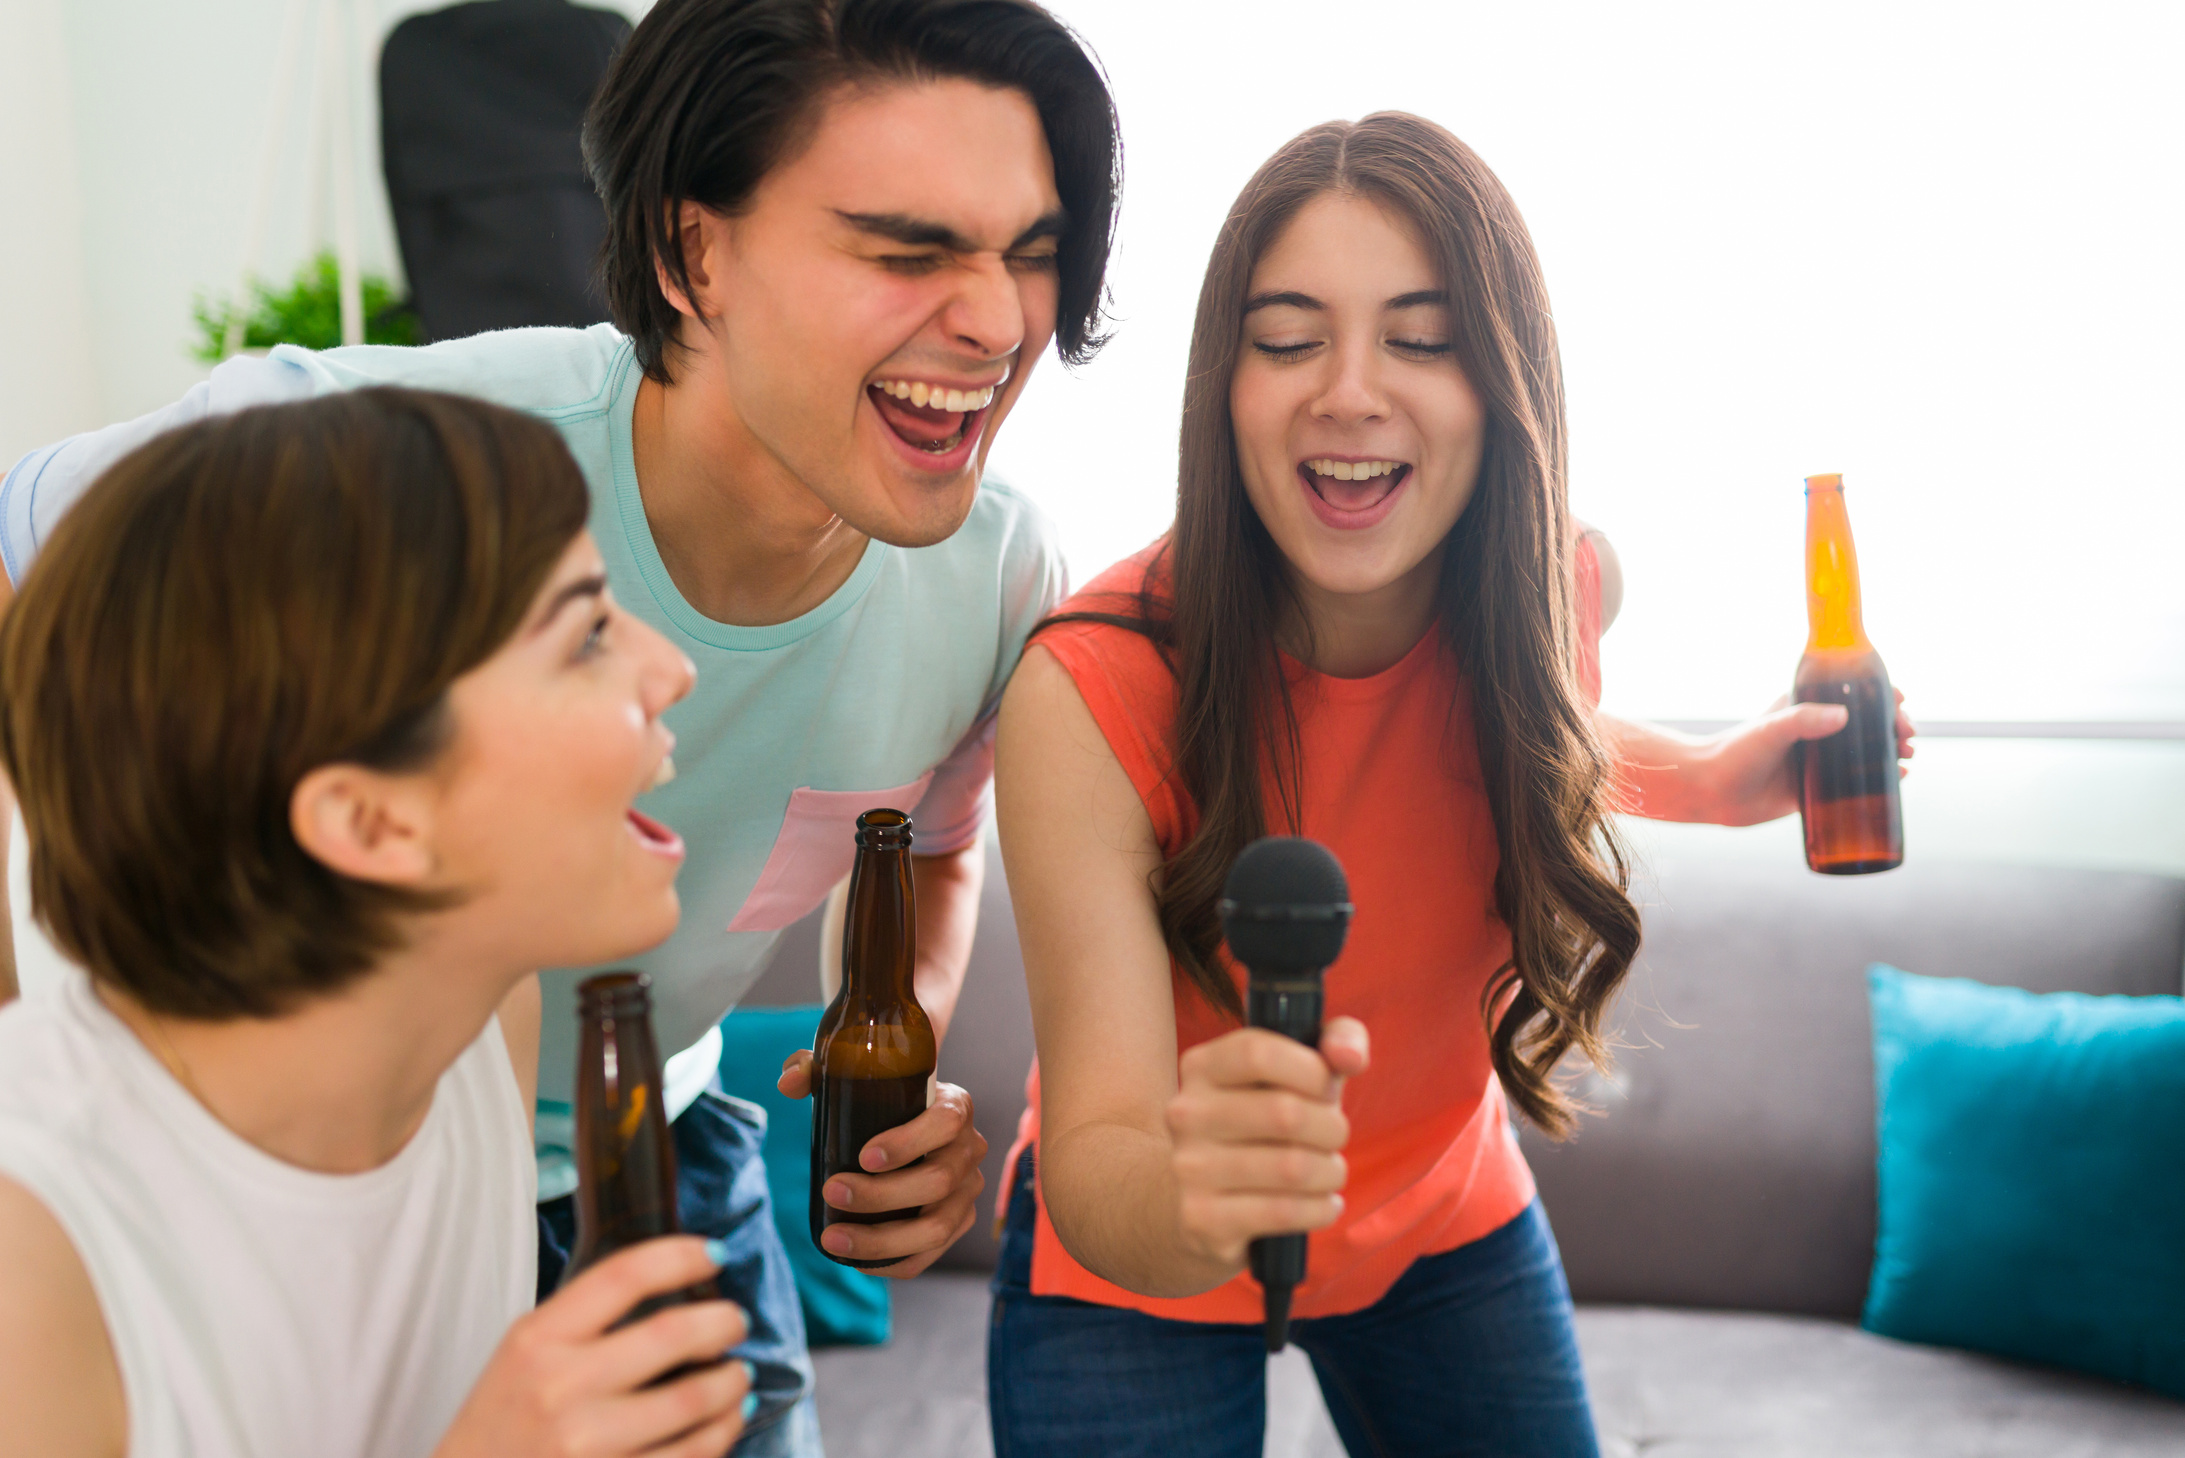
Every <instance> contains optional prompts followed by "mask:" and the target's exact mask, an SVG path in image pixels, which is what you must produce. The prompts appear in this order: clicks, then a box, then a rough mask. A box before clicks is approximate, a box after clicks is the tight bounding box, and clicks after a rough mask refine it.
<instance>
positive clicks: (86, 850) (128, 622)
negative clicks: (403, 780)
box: [0, 389, 588, 1019]
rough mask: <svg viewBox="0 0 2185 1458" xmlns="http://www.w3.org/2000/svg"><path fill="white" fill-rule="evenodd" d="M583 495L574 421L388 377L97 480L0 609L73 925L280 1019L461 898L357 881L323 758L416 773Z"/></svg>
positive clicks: (41, 821)
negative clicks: (376, 385) (309, 820)
mask: <svg viewBox="0 0 2185 1458" xmlns="http://www.w3.org/2000/svg"><path fill="white" fill-rule="evenodd" d="M587 502H588V496H587V493H586V490H585V486H584V479H583V477H582V476H581V475H580V474H579V473H578V470H577V466H576V463H575V462H574V461H573V460H571V459H570V456H569V452H568V450H567V449H566V448H565V447H564V446H563V445H562V442H561V438H560V436H558V435H557V434H556V433H555V432H554V431H553V429H552V428H550V427H549V426H546V425H544V424H541V423H540V422H538V421H536V420H533V419H531V418H529V417H528V416H524V415H519V414H517V413H516V412H514V411H511V410H506V409H503V408H501V407H499V406H495V405H488V404H484V403H482V402H480V401H476V400H466V399H460V398H457V397H455V396H450V395H436V394H428V393H425V392H422V391H415V390H396V389H373V390H360V391H357V392H354V393H351V394H344V395H335V396H330V397H327V398H324V399H318V400H310V401H304V402H300V403H297V404H289V405H272V406H266V407H263V408H260V409H253V410H246V411H242V412H240V413H238V414H234V415H227V416H221V417H218V418H215V419H211V420H205V421H200V422H198V423H195V424H192V425H188V426H185V427H183V428H181V429H179V430H176V431H173V432H171V433H169V434H167V435H163V436H160V437H158V438H157V439H155V440H153V441H151V442H150V443H148V444H146V445H145V446H143V447H141V448H140V449H138V450H137V451H135V452H133V453H132V454H130V455H129V456H127V457H125V458H124V459H123V460H122V461H120V462H119V463H118V464H116V465H115V466H114V467H113V468H112V469H111V470H109V471H108V472H107V473H106V474H105V475H104V476H102V477H101V478H100V479H99V481H98V482H97V484H95V485H94V486H92V487H91V489H90V490H89V491H87V492H86V493H85V494H84V497H83V499H82V500H81V501H80V502H79V503H78V504H77V505H76V506H75V508H74V509H73V510H71V511H70V512H69V514H68V516H67V517H66V518H65V519H64V520H63V521H62V522H61V524H60V527H59V528H58V529H57V530H56V531H55V532H54V533H53V537H52V540H51V541H50V542H49V543H48V544H47V546H46V548H45V550H44V552H43V553H42V554H40V556H39V558H38V560H37V562H36V564H35V565H34V566H33V567H32V568H31V570H30V572H29V573H28V574H26V576H25V580H24V582H23V584H22V591H21V594H20V596H19V598H18V599H17V601H16V603H15V606H14V607H13V608H12V609H11V610H10V611H9V612H8V614H7V617H6V620H5V622H4V623H0V760H4V762H5V768H6V770H7V774H8V776H9V778H10V779H11V780H12V781H13V782H14V785H15V789H16V793H17V795H18V796H19V797H20V798H21V801H22V808H23V819H24V822H25V824H26V825H27V826H28V828H29V832H30V889H31V905H32V907H33V909H34V910H35V912H36V915H37V917H38V920H39V922H40V923H41V924H42V925H43V926H44V927H45V928H46V930H47V932H48V933H49V934H50V935H51V936H52V938H53V940H54V942H55V943H56V944H57V945H58V946H59V947H60V948H61V949H62V950H63V951H65V952H67V953H68V954H69V955H70V956H71V957H73V958H75V959H76V960H77V961H79V962H81V963H83V965H84V966H85V967H87V968H88V969H89V970H90V972H91V974H92V975H93V976H94V977H97V978H99V979H101V980H103V981H105V982H108V983H111V984H112V985H114V986H115V987H117V988H119V989H121V990H122V991H124V992H126V993H128V994H129V995H130V996H131V997H133V998H135V999H136V1000H137V1001H138V1002H140V1003H141V1004H143V1005H144V1006H145V1007H147V1008H149V1009H151V1010H152V1011H154V1012H159V1013H166V1014H170V1015H173V1016H177V1017H187V1018H201V1019H228V1018H236V1017H267V1016H273V1015H276V1014H278V1013H281V1012H283V1011H286V1010H288V1009H290V1008H292V1007H294V1006H296V1005H297V1004H298V1003H300V1002H302V1001H304V1000H306V999H308V998H310V997H313V996H315V995H318V994H323V993H328V992H332V991H334V990H336V989H338V988H340V987H342V986H344V985H345V984H347V983H349V982H351V981H353V980H354V979H355V978H357V977H358V976H359V975H361V974H362V973H364V972H366V971H368V970H369V969H370V968H371V966H372V965H373V964H374V963H375V962H376V961H377V960H378V959H379V958H380V957H382V956H383V955H385V954H386V953H388V952H389V951H392V950H394V949H395V948H397V947H398V946H399V945H400V944H401V940H402V922H403V919H404V918H406V917H409V916H414V915H416V914H419V913H421V912H425V911H430V910H433V909H436V908H440V907H444V906H447V905H449V904H451V899H452V898H450V897H448V896H447V895H445V894H426V893H420V892H416V891H412V890H408V889H404V888H397V887H388V886H380V885H373V884H368V883H365V882H361V881H356V880H352V879H350V878H348V877H345V876H341V875H337V874H336V873H335V872H333V871H332V870H330V869H328V868H327V867H326V866H325V865H323V864H321V863H320V862H319V861H317V860H316V859H314V858H313V857H312V856H311V855H310V854H308V853H307V852H306V851H305V850H304V849H303V847H302V846H301V845H299V844H298V843H297V841H296V838H295V836H294V834H293V833H292V832H291V830H290V824H289V806H290V801H291V799H292V797H293V796H294V794H295V790H296V786H297V785H298V784H299V783H300V782H301V781H302V779H303V777H304V776H305V775H306V774H308V773H309V772H310V771H312V770H313V769H316V768H318V767H320V766H322V765H327V764H333V763H338V762H350V763H357V764H363V765H367V766H371V767H373V768H376V769H381V770H387V771H396V772H400V771H405V770H411V769H417V768H422V767H424V766H426V765H428V764H430V763H431V762H432V760H433V759H434V758H435V757H436V756H437V755H438V753H439V752H440V751H441V749H442V748H443V747H444V746H445V745H446V743H447V742H448V740H449V738H450V737H451V735H452V733H453V730H454V724H453V721H452V719H451V717H450V715H449V712H448V689H449V687H450V685H452V684H453V683H454V682H455V680H456V679H457V678H458V677H460V676H461V675H462V674H464V673H465V672H467V671H468V670H470V669H472V668H474V667H476V666H477V665H478V664H480V663H481V662H483V661H484V660H485V659H487V658H488V657H490V656H491V655H492V654H493V653H494V652H495V651H496V650H497V649H499V648H500V646H501V645H502V644H503V643H505V642H506V641H507V640H508V639H509V638H510V637H511V636H512V635H513V634H514V633H515V631H516V629H517V627H518V626H519V625H520V624H521V623H522V621H523V619H524V616H525V613H526V612H527V611H528V609H529V608H530V606H531V603H532V600H533V599H534V598H535V597H536V596H537V595H538V593H539V591H540V589H541V588H542V587H543V586H544V585H545V582H546V579H547V577H548V575H549V574H550V573H551V571H552V570H553V567H554V564H555V563H556V562H557V561H559V560H560V557H561V555H562V553H563V552H564V551H565V550H566V549H567V548H568V545H569V543H570V542H571V541H572V540H573V539H574V538H575V537H576V535H577V533H578V532H579V531H580V530H581V529H582V528H583V526H584V522H585V516H586V509H587Z"/></svg>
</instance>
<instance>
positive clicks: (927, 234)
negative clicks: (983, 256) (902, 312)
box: [835, 208, 1069, 253]
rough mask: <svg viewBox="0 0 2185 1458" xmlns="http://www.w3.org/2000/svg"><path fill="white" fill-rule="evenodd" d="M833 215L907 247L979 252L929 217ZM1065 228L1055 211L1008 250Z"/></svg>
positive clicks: (1053, 235) (1060, 214)
mask: <svg viewBox="0 0 2185 1458" xmlns="http://www.w3.org/2000/svg"><path fill="white" fill-rule="evenodd" d="M835 216H836V217H838V218H840V219H842V221H843V222H845V223H848V224H849V225H850V226H851V227H853V228H855V229H857V230H858V231H859V232H860V233H871V234H873V235H875V236H877V237H881V238H885V239H887V240H888V241H889V242H891V243H900V244H902V245H903V246H904V247H906V248H945V249H947V250H948V251H949V252H950V253H977V252H978V251H979V245H978V244H976V243H974V242H972V241H971V240H970V239H969V238H966V237H965V236H964V235H963V234H961V233H959V232H957V231H956V230H955V229H954V228H951V227H950V226H948V224H946V223H936V222H934V221H933V220H931V219H930V218H914V217H912V216H911V215H910V214H908V213H846V212H843V211H842V210H841V209H839V208H837V209H836V210H835ZM1068 226H1069V219H1068V218H1067V217H1066V216H1065V215H1064V214H1063V212H1062V210H1061V209H1060V208H1057V209H1055V210H1054V211H1053V212H1051V213H1047V214H1045V215H1044V216H1042V217H1040V218H1039V219H1037V220H1036V221H1035V222H1034V223H1033V224H1032V226H1031V227H1029V228H1026V229H1025V230H1024V231H1023V232H1021V233H1019V234H1018V235H1017V236H1016V238H1015V239H1014V240H1013V241H1012V242H1011V243H1010V244H1009V247H1010V248H1011V249H1018V248H1022V247H1024V246H1025V245H1026V244H1027V243H1037V242H1038V241H1040V240H1041V239H1043V238H1059V237H1061V236H1062V234H1063V232H1064V231H1065V230H1066V229H1067V228H1068Z"/></svg>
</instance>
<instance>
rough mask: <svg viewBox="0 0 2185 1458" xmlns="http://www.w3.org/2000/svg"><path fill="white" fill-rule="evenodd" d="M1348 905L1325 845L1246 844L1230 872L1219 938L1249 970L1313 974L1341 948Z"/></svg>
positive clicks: (1282, 838)
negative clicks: (1306, 971)
mask: <svg viewBox="0 0 2185 1458" xmlns="http://www.w3.org/2000/svg"><path fill="white" fill-rule="evenodd" d="M1349 903H1350V882H1349V881H1348V880H1347V879H1345V877H1344V875H1343V864H1342V862H1340V861H1338V860H1337V859H1336V858H1335V856H1334V854H1333V853H1331V852H1330V851H1329V850H1328V848H1327V847H1326V846H1324V845H1322V844H1320V843H1319V842H1318V841H1312V840H1303V839H1300V838H1298V837H1296V836H1287V835H1271V836H1268V837H1266V838H1265V839H1263V840H1255V841H1253V842H1252V843H1251V844H1250V845H1248V846H1246V847H1245V848H1244V853H1243V854H1242V855H1240V856H1238V857H1237V863H1236V864H1235V865H1234V866H1231V867H1230V868H1229V879H1228V880H1227V881H1226V882H1224V883H1223V885H1222V934H1223V935H1224V936H1225V937H1226V938H1227V939H1228V942H1229V951H1230V955H1232V956H1234V957H1235V958H1236V959H1237V960H1238V961H1240V962H1242V963H1244V965H1245V966H1247V967H1251V968H1268V969H1282V968H1298V969H1318V968H1321V967H1325V966H1327V965H1328V964H1329V963H1330V962H1333V961H1334V960H1335V959H1336V957H1337V956H1338V955H1339V954H1340V953H1341V952H1342V950H1343V940H1344V936H1345V934H1346V933H1347V932H1348V930H1349V923H1350V916H1349V910H1350V908H1349ZM1336 908H1341V914H1339V915H1338V914H1335V909H1336ZM1316 913H1317V914H1316Z"/></svg>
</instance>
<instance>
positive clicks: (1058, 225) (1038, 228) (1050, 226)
mask: <svg viewBox="0 0 2185 1458" xmlns="http://www.w3.org/2000/svg"><path fill="white" fill-rule="evenodd" d="M1069 231H1070V215H1069V214H1068V213H1065V212H1064V211H1063V210H1062V209H1060V208H1056V209H1055V210H1054V211H1053V212H1050V213H1045V214H1042V215H1041V216H1040V217H1039V218H1038V219H1036V220H1035V221H1034V222H1033V224H1032V226H1031V227H1029V228H1026V229H1025V230H1024V231H1023V232H1021V233H1019V234H1017V236H1016V241H1015V242H1013V243H1011V244H1010V245H1009V249H1010V251H1011V252H1015V251H1016V250H1017V249H1019V248H1022V247H1024V246H1026V245H1027V244H1031V243H1041V242H1045V241H1046V240H1047V239H1049V238H1060V237H1061V236H1062V235H1063V234H1065V233H1067V232H1069Z"/></svg>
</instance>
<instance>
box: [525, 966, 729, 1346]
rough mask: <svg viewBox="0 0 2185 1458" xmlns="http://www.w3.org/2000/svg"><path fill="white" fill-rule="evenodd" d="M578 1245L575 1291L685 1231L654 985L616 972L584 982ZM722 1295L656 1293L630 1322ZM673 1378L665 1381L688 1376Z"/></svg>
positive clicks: (567, 1276)
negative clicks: (647, 1244)
mask: <svg viewBox="0 0 2185 1458" xmlns="http://www.w3.org/2000/svg"><path fill="white" fill-rule="evenodd" d="M577 1022H578V1024H579V1036H578V1042H577V1107H576V1116H577V1151H576V1152H577V1244H576V1249H574V1250H572V1251H571V1252H570V1253H569V1266H568V1269H567V1270H565V1271H564V1272H563V1273H562V1283H563V1284H564V1285H566V1284H567V1283H568V1282H569V1281H571V1280H573V1279H575V1278H576V1277H577V1276H578V1275H580V1274H581V1273H582V1272H583V1271H584V1270H585V1269H586V1268H587V1267H589V1266H592V1265H595V1264H597V1263H598V1262H600V1261H602V1260H605V1259H606V1258H607V1257H608V1256H611V1255H613V1254H614V1253H615V1252H616V1251H618V1250H621V1249H623V1248H624V1247H625V1246H632V1245H636V1244H637V1243H638V1242H639V1241H645V1240H652V1239H654V1238H656V1237H658V1236H662V1235H676V1234H680V1233H681V1231H682V1228H683V1227H682V1223H681V1222H680V1221H679V1220H677V1218H676V1214H675V1145H674V1144H673V1143H672V1142H671V1140H670V1137H669V1134H668V1111H667V1109H666V1107H665V1106H664V1105H663V1101H662V1099H663V1094H664V1091H665V1090H664V1087H663V1084H662V1082H661V1077H660V1050H659V1048H658V1046H657V1045H656V1044H655V1043H654V1042H653V1036H652V982H651V980H650V979H649V978H647V977H646V976H645V974H644V973H642V972H608V973H605V974H603V975H601V976H598V977H588V978H586V979H585V980H584V981H583V982H581V983H579V984H578V986H577ZM716 1299H718V1298H717V1297H716V1296H715V1294H714V1290H713V1288H712V1287H711V1286H710V1285H697V1286H690V1287H687V1288H685V1289H684V1290H681V1291H676V1292H671V1293H669V1294H667V1295H665V1296H653V1297H648V1298H647V1299H646V1300H644V1301H642V1302H640V1303H639V1304H638V1305H637V1306H636V1307H635V1308H634V1309H632V1310H631V1312H630V1314H629V1315H628V1316H626V1317H624V1318H623V1319H622V1322H621V1324H622V1325H628V1324H629V1323H630V1322H633V1321H641V1320H643V1319H644V1318H645V1317H647V1316H650V1315H652V1313H654V1312H655V1311H659V1310H661V1309H662V1308H663V1307H668V1306H674V1305H679V1304H681V1303H682V1302H686V1301H711V1300H716ZM682 1370H683V1369H678V1371H676V1372H671V1373H668V1374H667V1375H666V1376H665V1377H663V1378H661V1379H660V1380H661V1381H663V1382H664V1381H669V1380H671V1379H673V1378H674V1377H676V1376H678V1375H680V1373H681V1371H682Z"/></svg>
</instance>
